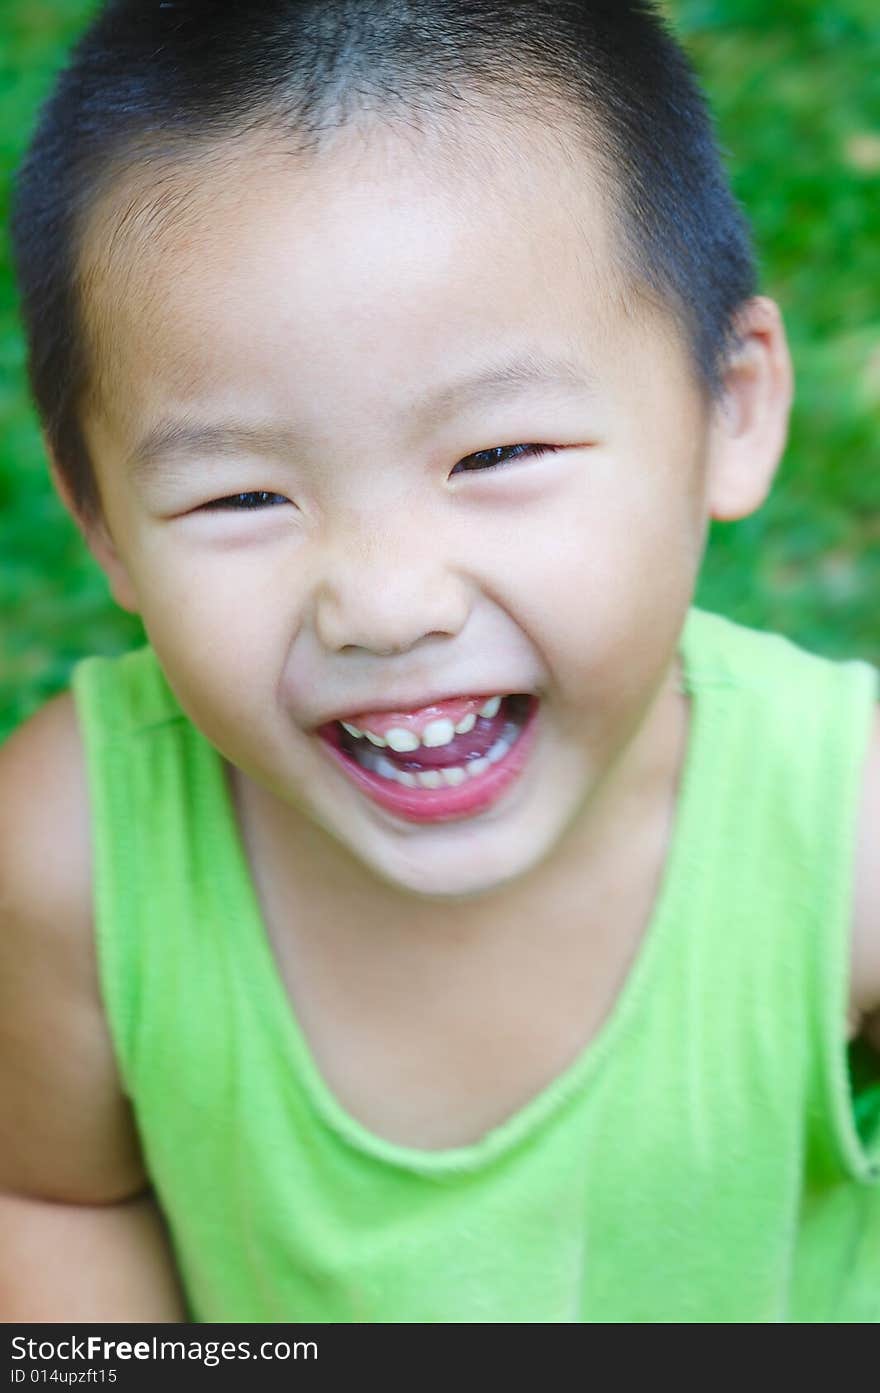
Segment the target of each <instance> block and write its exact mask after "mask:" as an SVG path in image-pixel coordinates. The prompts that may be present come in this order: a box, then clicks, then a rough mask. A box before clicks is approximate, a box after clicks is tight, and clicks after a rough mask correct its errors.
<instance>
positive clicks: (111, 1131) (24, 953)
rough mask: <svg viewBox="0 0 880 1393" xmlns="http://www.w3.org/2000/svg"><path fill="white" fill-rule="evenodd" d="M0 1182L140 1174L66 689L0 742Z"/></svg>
mask: <svg viewBox="0 0 880 1393" xmlns="http://www.w3.org/2000/svg"><path fill="white" fill-rule="evenodd" d="M0 1093H2V1095H3V1097H4V1100H5V1101H4V1108H3V1110H2V1115H0V1158H2V1160H0V1189H4V1188H5V1189H7V1190H10V1191H13V1192H19V1193H32V1194H34V1195H37V1196H41V1197H44V1198H49V1199H71V1200H73V1201H78V1202H83V1203H87V1202H96V1203H103V1202H105V1201H108V1200H111V1199H119V1198H123V1197H125V1196H127V1195H130V1194H133V1193H136V1192H137V1191H138V1190H139V1189H141V1188H142V1187H143V1172H142V1169H141V1167H140V1162H139V1158H138V1152H137V1147H136V1144H135V1141H134V1131H133V1128H132V1124H131V1119H130V1118H129V1116H128V1110H127V1105H126V1101H125V1098H124V1096H123V1094H122V1090H121V1086H120V1082H119V1078H118V1075H117V1071H116V1067H115V1062H114V1056H113V1048H112V1044H111V1041H110V1038H109V1032H108V1029H107V1025H106V1021H105V1019H104V1013H103V1010H102V1007H101V1000H100V992H99V988H98V975H97V964H96V960H95V950H94V936H93V915H92V887H91V843H90V829H89V801H88V787H87V779H86V767H85V754H84V750H83V745H82V740H81V738H80V733H79V725H78V719H77V713H76V708H75V704H74V699H73V696H72V695H71V693H69V692H65V693H62V694H61V695H60V696H57V697H55V698H53V699H52V700H51V701H49V702H47V703H46V705H45V706H43V707H42V708H41V710H39V711H38V712H37V713H36V715H35V716H33V717H31V719H30V720H29V721H26V722H25V723H24V724H23V725H22V726H20V727H19V728H18V730H16V731H15V732H14V733H13V734H12V735H11V736H10V737H9V739H8V740H6V742H5V743H4V744H3V746H2V747H0Z"/></svg>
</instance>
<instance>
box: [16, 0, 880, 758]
mask: <svg viewBox="0 0 880 1393" xmlns="http://www.w3.org/2000/svg"><path fill="white" fill-rule="evenodd" d="M93 8H94V6H93V4H92V3H86V0H6V5H5V6H4V9H3V14H2V17H0V150H2V179H0V218H2V223H3V229H4V231H3V235H2V237H0V739H2V738H3V736H4V735H5V734H6V733H8V732H9V731H10V730H11V729H12V728H13V727H14V726H15V725H16V724H18V723H19V722H20V721H21V720H23V719H25V718H26V717H27V716H28V715H30V713H31V712H32V711H34V710H35V709H36V708H37V707H38V706H39V705H40V704H41V703H42V702H43V701H44V700H45V699H46V698H47V697H48V696H50V695H52V694H53V693H54V692H56V691H58V690H59V689H60V688H61V687H63V686H64V685H65V684H66V682H67V680H68V677H69V674H70V670H71V668H72V666H73V664H74V663H75V662H76V661H77V659H78V658H80V657H81V656H83V655H84V654H86V653H117V652H121V651H123V650H125V649H127V648H130V647H132V646H134V645H135V644H138V643H140V642H142V641H143V639H144V634H143V630H142V628H141V627H140V624H139V622H138V620H137V619H136V618H134V617H132V616H131V615H128V614H126V613H124V612H122V611H121V610H118V609H117V608H116V607H115V605H114V604H113V602H112V600H111V598H110V595H109V591H108V588H107V584H106V582H105V580H104V578H103V576H102V574H101V572H100V571H99V570H98V568H97V566H96V565H95V564H94V563H93V562H92V560H91V558H90V557H89V555H88V552H87V551H86V549H85V546H84V544H83V542H82V541H81V539H80V537H79V534H78V533H77V531H76V529H75V528H74V526H73V524H72V522H71V521H70V520H69V518H68V517H67V515H66V514H65V513H64V511H63V509H62V508H61V505H60V503H59V502H58V500H57V499H56V497H55V495H54V493H53V491H52V489H51V485H50V483H49V479H48V474H47V470H46V465H45V459H44V455H43V451H42V445H41V440H40V434H39V429H38V425H37V422H36V418H35V415H34V412H33V410H32V408H31V406H30V403H29V400H28V397H27V389H26V385H25V375H24V346H23V343H22V338H21V333H20V330H19V326H18V320H17V315H16V308H15V292H14V288H13V284H12V277H11V269H10V258H9V250H8V241H7V238H6V231H5V229H6V227H7V225H8V203H9V184H10V178H11V171H12V169H13V168H14V166H15V164H16V163H17V161H18V159H19V158H20V155H21V153H22V152H23V150H24V147H25V144H26V142H27V139H28V135H29V132H30V130H31V127H32V124H33V121H34V118H35V115H36V111H37V108H38V105H39V103H40V102H41V100H42V99H43V97H44V96H45V94H46V93H47V91H48V89H49V85H50V83H51V79H52V74H53V72H54V71H55V70H56V69H57V67H58V65H59V64H60V63H61V62H62V60H63V56H64V52H65V49H66V47H67V45H68V44H69V43H70V41H71V40H72V39H73V38H74V37H75V35H76V34H77V32H78V31H79V30H80V28H81V27H82V25H83V23H84V21H85V20H86V18H87V17H88V15H89V14H90V13H91V12H92V10H93ZM666 9H667V11H668V12H669V14H670V16H671V18H672V19H673V21H674V23H675V25H676V27H677V29H678V31H679V33H680V34H681V35H682V37H683V38H684V40H685V43H686V46H687V48H688V51H689V53H690V54H691V56H692V58H693V60H694V62H695V64H696V66H697V69H698V71H699V73H700V75H701V77H702V79H703V82H704V85H705V87H706V90H707V92H708V94H709V98H710V101H711V103H712V105H713V109H714V111H715V114H716V119H717V123H718V129H719V134H720V138H721V143H722V146H723V148H724V150H725V154H726V160H727V165H728V168H729V170H730V173H731V177H732V179H733V184H734V188H735V190H736V193H737V195H738V197H739V198H740V200H741V201H742V203H743V204H744V206H745V208H746V211H747V213H748V214H749V216H750V218H751V221H752V224H753V226H754V228H755V234H756V242H757V246H758V251H759V255H760V261H761V269H762V290H763V291H764V293H765V294H768V295H772V296H773V297H774V298H775V299H777V300H778V301H779V303H780V305H781V307H782V310H783V313H784V315H785V319H786V324H787V327H788V331H789V337H790V341H791V346H792V351H793V355H794V360H795V368H796V372H797V380H798V390H797V399H796V403H795V409H794V415H793V421H792V431H791V440H790V444H789V448H788V451H787V454H786V458H785V461H784V463H783V465H782V468H781V470H780V474H779V476H778V480H777V484H776V487H775V489H774V492H773V495H772V497H771V499H770V501H769V502H768V503H767V505H766V506H765V507H764V508H763V509H762V510H761V512H760V513H758V514H757V515H756V516H754V517H752V518H747V519H744V520H743V521H741V522H738V523H733V524H723V525H717V524H716V525H714V527H713V530H712V534H711V537H710V543H709V550H708V554H707V558H706V564H705V568H704V571H703V575H702V578H701V582H700V587H699V590H698V593H697V603H699V604H701V605H703V606H705V607H706V608H708V609H713V610H717V611H719V612H720V613H723V614H727V615H729V616H730V617H731V618H733V619H737V620H739V621H740V622H742V623H746V624H752V625H754V626H755V627H758V628H764V629H774V630H778V631H779V632H781V633H784V634H787V635H788V636H789V637H791V638H793V639H795V640H797V641H798V642H800V643H802V644H804V645H805V646H806V647H808V648H811V649H813V650H814V651H816V652H822V653H827V654H828V655H830V656H832V657H866V658H868V659H869V660H870V661H872V662H874V663H877V664H878V665H880V603H878V602H880V6H878V4H877V0H836V2H835V3H822V0H774V3H773V4H772V5H768V4H767V3H766V0H669V3H668V4H667V5H666Z"/></svg>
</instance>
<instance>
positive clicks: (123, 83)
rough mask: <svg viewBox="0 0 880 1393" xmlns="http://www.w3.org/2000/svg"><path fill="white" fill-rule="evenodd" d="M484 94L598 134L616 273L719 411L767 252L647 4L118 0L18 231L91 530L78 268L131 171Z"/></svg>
mask: <svg viewBox="0 0 880 1393" xmlns="http://www.w3.org/2000/svg"><path fill="white" fill-rule="evenodd" d="M472 93H482V94H489V95H490V96H491V97H492V98H493V100H494V101H495V103H496V105H497V104H499V103H500V105H501V107H502V108H505V107H506V108H509V110H510V113H511V116H513V117H515V116H516V114H517V112H518V111H525V112H528V113H529V114H530V115H532V116H537V117H538V118H539V119H543V120H544V121H545V122H549V123H551V126H552V122H554V121H558V120H559V119H560V114H561V113H565V114H566V115H568V116H569V117H571V119H572V121H573V128H574V129H575V131H576V132H578V133H580V134H586V135H588V136H590V137H591V145H592V148H593V149H594V150H595V151H597V152H598V155H599V164H600V169H601V171H602V174H603V175H604V177H605V178H606V180H607V181H608V183H609V186H610V190H611V194H612V202H613V207H614V210H615V217H616V231H617V233H618V235H619V241H620V247H619V251H620V255H621V260H622V264H625V265H626V266H627V269H628V271H629V272H630V274H631V276H632V278H633V281H634V284H636V285H637V286H639V287H641V288H642V289H643V290H644V291H645V292H646V293H647V294H648V295H649V296H651V297H652V298H659V299H660V300H661V301H662V302H663V303H664V304H665V305H666V306H667V307H668V308H669V310H670V311H671V312H672V314H673V316H674V319H675V322H676V323H677V325H678V327H679V329H680V330H681V332H682V333H683V336H684V339H685V341H686V343H687V345H688V347H689V350H690V353H691V358H692V362H693V366H694V369H695V373H696V376H697V379H698V381H699V382H700V384H701V386H702V387H703V389H704V390H705V391H706V392H707V393H708V394H709V396H710V397H711V398H712V399H717V397H718V396H719V395H720V394H721V390H722V370H723V366H724V364H725V362H726V361H727V359H728V356H729V353H730V350H731V348H732V346H733V345H734V344H735V343H736V342H737V341H738V340H737V336H736V327H735V313H736V310H737V309H738V307H739V306H741V305H742V304H743V302H744V301H745V300H747V299H748V298H749V297H750V296H752V295H753V294H754V293H755V290H756V281H757V270H756V265H755V256H754V251H753V247H752V244H751V239H750V234H749V229H748V225H747V223H746V220H745V218H744V216H743V214H742V211H741V209H740V207H739V205H738V203H737V201H736V199H735V197H734V195H733V193H732V191H731V189H730V186H729V182H728V179H727V177H726V174H725V171H724V168H723V164H722V159H721V153H720V150H719V147H718V144H717V140H716V137H715V132H714V129H713V124H712V118H711V115H710V113H709V110H708V107H707V104H706V101H705V99H704V97H703V94H702V92H701V90H700V85H699V82H698V80H697V78H696V76H695V73H694V70H693V68H692V66H691V64H690V62H689V60H688V58H687V56H686V54H685V52H684V50H683V49H682V48H681V46H680V44H679V43H678V41H677V40H676V38H675V37H674V35H673V33H672V31H671V29H670V28H669V26H668V24H667V23H666V21H665V20H664V18H663V16H662V14H661V13H660V11H659V10H658V9H657V7H656V6H655V5H654V4H652V3H648V0H249V3H247V4H242V3H240V0H109V3H106V4H104V5H103V6H102V8H101V9H100V10H99V12H98V13H97V15H96V17H95V18H94V20H93V21H92V23H91V25H90V26H89V28H88V29H87V30H86V32H85V33H84V35H83V36H82V38H81V39H80V41H79V43H78V44H77V45H76V47H75V48H74V49H73V51H72V54H71V56H70V59H69V61H68V64H67V66H66V68H65V69H64V70H63V71H62V73H61V74H60V76H59V78H58V79H57V81H56V84H55V87H54V90H53V92H52V93H51V95H50V97H49V99H48V101H47V102H46V104H45V106H44V108H43V110H42V113H41V116H40V120H39V122H38V125H37V129H36V132H35V135H34V137H33V140H32V142H31V145H30V148H29V150H28V152H27V154H26V157H25V159H24V160H23V162H22V164H21V167H20V169H19V171H18V176H17V180H16V187H15V192H14V202H13V218H12V235H13V253H14V258H15V264H16V269H17V275H18V281H19V288H20V293H21V302H22V313H23V318H24V325H25V332H26V335H27V341H28V350H29V351H28V371H29V378H30V384H31V390H32V393H33V396H34V399H35V402H36V405H37V409H38V412H39V415H40V418H41V422H42V425H43V429H44V432H45V435H46V438H47V441H48V443H49V445H50V447H51V449H52V451H53V454H54V455H55V458H56V460H57V463H58V467H59V470H60V472H61V474H62V476H63V477H64V479H65V481H66V483H67V485H68V487H69V489H70V492H71V496H72V499H73V501H74V505H75V507H76V509H77V511H78V513H79V514H80V516H81V517H83V518H89V517H91V518H95V517H98V516H100V514H101V505H100V500H99V497H98V491H97V483H96V480H95V478H94V474H93V470H92V466H91V462H90V460H89V457H88V450H87V447H86V443H85V439H84V435H83V432H82V428H81V416H82V407H83V403H84V400H85V399H86V395H87V393H88V391H89V388H90V374H91V370H92V365H91V364H90V362H89V353H88V351H87V348H86V335H85V320H84V314H83V305H82V303H81V300H82V294H81V286H80V284H79V281H78V265H79V256H80V250H81V241H82V229H83V227H84V225H85V221H86V218H87V216H88V213H89V210H90V209H91V208H92V207H93V205H94V203H95V201H96V199H97V197H98V195H99V193H100V192H101V191H102V190H103V189H105V188H106V187H107V185H108V182H109V183H110V184H111V185H112V180H113V177H114V174H115V172H118V171H119V170H122V169H124V168H126V167H129V168H130V167H131V166H132V164H133V163H136V162H137V160H138V159H139V158H141V159H142V158H152V156H153V155H154V154H157V153H158V154H159V156H160V157H161V155H162V153H163V152H164V153H165V154H169V153H173V151H175V150H177V151H181V150H185V149H186V148H187V146H188V145H192V144H202V143H204V142H208V143H209V144H211V143H214V142H222V141H223V140H224V139H225V138H227V137H230V136H235V135H239V134H242V133H243V132H246V131H248V130H259V129H261V128H262V127H265V128H266V129H267V130H271V129H272V128H273V127H280V128H282V129H284V130H285V131H287V132H288V133H290V134H292V135H294V136H296V138H297V139H298V140H299V141H300V145H301V148H302V149H304V150H311V151H312V152H314V151H318V150H320V147H321V140H322V132H326V131H327V130H328V129H333V128H339V127H340V126H342V125H344V124H345V123H346V121H348V120H349V119H350V117H351V116H353V115H355V116H356V115H357V114H358V113H359V112H360V111H362V110H364V109H365V108H367V107H369V106H372V107H373V108H374V109H376V110H378V111H380V112H382V113H383V114H384V113H386V112H387V113H388V114H389V115H390V116H391V117H393V116H394V115H395V114H402V115H404V116H405V115H406V113H407V112H428V113H430V114H431V115H432V116H433V117H435V118H438V119H440V120H441V121H442V119H443V114H444V112H445V113H446V114H449V113H450V112H451V113H452V114H453V116H454V113H455V110H456V109H458V110H461V108H462V103H464V102H466V101H467V100H468V95H469V94H472Z"/></svg>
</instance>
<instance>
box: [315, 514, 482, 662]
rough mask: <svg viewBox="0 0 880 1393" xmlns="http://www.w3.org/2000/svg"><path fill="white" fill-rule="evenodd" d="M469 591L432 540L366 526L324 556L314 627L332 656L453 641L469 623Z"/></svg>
mask: <svg viewBox="0 0 880 1393" xmlns="http://www.w3.org/2000/svg"><path fill="white" fill-rule="evenodd" d="M469 607H470V597H469V588H468V585H467V582H466V581H465V579H464V577H463V576H462V575H461V574H459V573H458V572H457V571H456V569H455V567H454V566H453V565H452V564H451V562H450V558H449V557H448V555H447V554H446V552H445V549H444V548H443V546H442V545H439V539H438V538H437V536H434V537H430V536H425V535H424V533H423V532H420V531H419V530H418V529H415V528H412V527H411V526H410V527H407V520H406V518H405V517H404V518H403V521H402V525H399V526H398V527H397V528H396V529H395V530H394V531H392V530H391V529H390V528H389V527H387V526H383V525H380V524H379V523H377V522H376V520H375V517H374V519H373V521H372V523H370V522H368V521H366V520H365V521H364V523H363V524H362V525H360V526H358V527H357V528H350V529H348V530H347V531H346V533H345V535H344V536H340V537H337V539H336V541H335V544H334V545H333V546H332V547H330V548H328V549H327V550H326V551H325V552H324V554H323V558H322V562H321V572H320V577H319V579H318V581H317V583H316V585H315V587H314V591H313V623H314V627H315V632H316V634H317V637H318V639H319V640H320V642H321V644H322V645H323V646H324V648H325V649H327V650H328V651H330V652H335V653H340V652H343V651H345V650H346V649H363V650H366V651H368V652H370V653H373V654H375V655H377V656H381V657H391V656H393V655H395V654H399V653H405V652H407V651H408V650H409V649H410V648H413V647H414V646H415V645H416V644H417V643H418V642H419V641H420V640H421V639H423V638H427V637H434V636H438V635H440V636H449V637H454V636H455V635H456V634H458V633H460V632H461V630H462V629H463V628H464V625H465V623H466V621H467V617H468V613H469Z"/></svg>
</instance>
